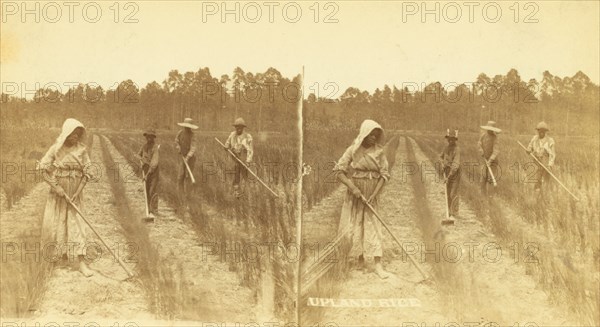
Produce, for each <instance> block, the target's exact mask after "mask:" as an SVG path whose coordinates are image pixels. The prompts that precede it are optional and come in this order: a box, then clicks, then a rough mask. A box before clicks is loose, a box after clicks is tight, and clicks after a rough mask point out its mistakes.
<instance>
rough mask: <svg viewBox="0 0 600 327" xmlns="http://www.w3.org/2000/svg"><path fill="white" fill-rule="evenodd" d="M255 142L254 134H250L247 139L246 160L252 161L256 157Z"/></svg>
mask: <svg viewBox="0 0 600 327" xmlns="http://www.w3.org/2000/svg"><path fill="white" fill-rule="evenodd" d="M253 143H254V142H252V136H251V135H250V134H248V138H247V139H246V152H247V154H248V155H247V156H246V161H248V162H251V161H252V159H253V158H254V144H253Z"/></svg>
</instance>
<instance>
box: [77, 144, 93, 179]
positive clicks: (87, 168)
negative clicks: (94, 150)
mask: <svg viewBox="0 0 600 327" xmlns="http://www.w3.org/2000/svg"><path fill="white" fill-rule="evenodd" d="M81 163H82V164H83V176H85V177H86V178H87V180H88V181H90V180H94V179H95V178H96V173H97V172H96V167H95V166H94V165H93V164H92V160H91V159H90V155H89V153H88V151H87V149H83V151H82V153H81Z"/></svg>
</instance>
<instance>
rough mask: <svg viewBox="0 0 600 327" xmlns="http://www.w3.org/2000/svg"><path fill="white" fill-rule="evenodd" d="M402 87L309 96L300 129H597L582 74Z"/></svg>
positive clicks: (513, 73)
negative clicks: (369, 124)
mask: <svg viewBox="0 0 600 327" xmlns="http://www.w3.org/2000/svg"><path fill="white" fill-rule="evenodd" d="M403 85H404V87H396V86H392V87H390V86H388V85H385V86H384V87H383V88H381V89H380V88H378V89H376V90H375V91H374V92H373V94H369V92H367V91H364V90H360V89H358V88H355V87H350V88H348V89H346V91H345V92H344V93H343V94H342V95H341V96H340V97H339V98H336V99H328V98H324V97H319V96H318V95H315V94H314V93H311V94H309V95H308V96H307V98H306V100H305V101H304V106H303V110H304V113H303V118H304V121H305V126H308V127H309V128H332V127H334V126H337V128H348V127H349V128H353V129H355V128H356V126H358V125H359V124H360V122H361V121H362V120H363V119H364V118H365V117H372V118H373V119H375V120H377V121H380V122H382V123H384V125H385V126H386V127H387V128H389V129H402V130H421V131H440V130H446V128H458V129H459V130H461V131H470V132H476V131H478V130H479V126H480V125H483V124H485V123H486V122H487V121H488V120H494V121H496V122H497V123H498V124H499V127H501V128H502V129H503V130H505V131H507V132H511V133H531V132H532V130H533V129H534V127H535V125H536V124H537V122H539V121H541V120H544V121H546V122H547V123H548V124H550V127H551V128H552V131H553V133H556V134H561V135H597V134H598V130H599V128H600V126H599V121H600V119H599V118H600V117H599V114H600V111H599V103H600V101H599V90H600V88H599V86H598V85H596V84H594V83H592V82H591V81H590V79H589V77H588V76H586V75H585V74H584V73H582V72H577V73H576V74H575V75H574V76H572V77H563V78H561V77H558V76H554V75H552V74H551V73H550V72H548V71H545V72H544V73H543V79H542V80H541V81H537V80H535V79H530V80H529V81H524V80H522V79H521V77H520V76H519V73H518V72H517V70H515V69H511V70H510V71H509V72H508V73H507V74H506V75H496V76H494V77H493V78H491V77H489V76H487V75H486V74H484V73H481V74H479V76H478V77H477V78H476V80H475V81H473V82H472V83H460V84H458V83H448V84H446V85H442V84H441V83H440V82H435V83H430V84H426V85H423V84H421V85H419V84H417V83H403Z"/></svg>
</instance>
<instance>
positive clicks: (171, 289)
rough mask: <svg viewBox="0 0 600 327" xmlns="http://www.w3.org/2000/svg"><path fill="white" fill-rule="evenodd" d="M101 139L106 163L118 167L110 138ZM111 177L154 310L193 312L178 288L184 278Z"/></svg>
mask: <svg viewBox="0 0 600 327" xmlns="http://www.w3.org/2000/svg"><path fill="white" fill-rule="evenodd" d="M100 142H101V144H102V160H103V161H104V166H105V167H115V162H114V160H113V158H112V157H111V155H110V152H109V151H108V148H107V145H106V142H105V141H104V139H102V138H100ZM108 180H109V183H110V186H111V190H112V193H113V197H114V199H115V201H116V203H115V205H116V208H117V213H118V215H117V217H118V222H119V224H120V225H121V227H122V228H123V231H124V232H125V235H126V236H127V239H128V240H129V241H130V242H132V243H134V244H136V246H137V248H138V249H139V251H138V253H137V255H139V259H138V260H136V261H137V269H138V271H139V274H138V275H137V277H136V278H139V279H140V280H141V282H142V285H143V286H144V289H145V291H146V292H145V294H146V296H147V297H148V302H149V303H150V308H151V310H152V312H154V313H157V314H158V315H159V316H162V317H169V318H172V317H173V316H175V315H176V314H178V313H179V312H180V311H183V312H185V313H187V314H189V313H190V312H193V308H190V307H191V305H190V304H191V303H190V302H189V301H187V298H188V297H186V296H180V295H181V294H178V293H177V292H176V290H177V289H179V287H176V285H178V284H182V282H181V281H179V280H176V279H175V278H174V276H173V273H172V272H171V271H170V270H169V269H168V268H167V267H165V266H164V265H163V264H161V260H160V256H159V254H158V250H157V249H156V247H155V246H153V245H152V242H151V241H150V238H149V235H148V230H147V227H146V226H144V224H143V223H142V222H141V221H140V219H138V218H137V217H135V214H134V213H132V212H131V210H130V209H129V208H130V205H129V201H128V199H127V197H126V191H125V187H124V186H123V183H121V182H119V181H118V179H116V178H113V176H108ZM186 316H187V315H186Z"/></svg>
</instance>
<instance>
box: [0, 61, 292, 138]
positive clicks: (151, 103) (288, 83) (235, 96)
mask: <svg viewBox="0 0 600 327" xmlns="http://www.w3.org/2000/svg"><path fill="white" fill-rule="evenodd" d="M299 81H300V76H299V75H298V76H295V77H292V78H287V77H284V76H282V74H281V73H280V72H279V71H278V70H276V69H275V68H269V69H267V71H265V72H263V73H252V72H244V70H243V69H242V68H240V67H236V68H235V69H234V71H233V74H232V75H231V77H230V76H229V75H227V74H225V75H222V76H221V77H220V78H217V77H214V76H212V75H211V73H210V70H209V69H208V68H200V69H199V70H198V71H196V72H185V73H180V72H179V71H177V70H172V71H170V72H169V73H168V76H167V77H166V78H165V79H164V80H163V81H162V83H159V82H156V81H153V82H151V83H148V84H147V85H146V86H145V87H142V88H140V87H139V86H138V85H136V83H134V82H133V81H132V80H130V79H128V80H125V81H122V82H120V83H119V84H118V85H116V87H114V88H110V89H107V90H105V89H103V88H102V86H100V85H96V84H94V83H88V84H78V85H74V86H72V87H69V88H68V89H66V91H65V92H61V91H62V89H61V87H60V85H58V84H56V83H54V84H52V83H49V84H47V85H45V87H41V88H39V89H38V90H37V91H35V94H34V96H33V97H32V98H31V99H26V98H25V97H23V96H20V94H18V93H19V92H12V93H17V94H9V93H2V94H1V101H2V110H1V116H2V119H1V120H2V126H3V127H9V126H26V127H60V126H61V124H62V122H63V121H64V119H65V118H66V117H77V118H78V119H80V120H81V121H84V122H91V123H92V125H93V126H90V127H97V128H147V127H154V128H159V129H175V128H178V127H177V125H176V123H177V122H181V121H182V120H183V119H184V118H185V117H191V118H193V119H194V120H195V121H196V124H197V125H198V126H199V127H200V128H201V129H203V130H223V129H230V128H231V123H232V122H233V120H234V119H235V118H236V117H238V116H241V117H243V118H244V119H245V120H246V123H247V124H248V126H249V127H251V128H252V130H255V131H280V132H284V131H287V130H289V129H290V128H295V126H296V124H297V123H296V122H297V121H298V115H297V107H298V101H299V99H300V97H301V92H300V82H299Z"/></svg>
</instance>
